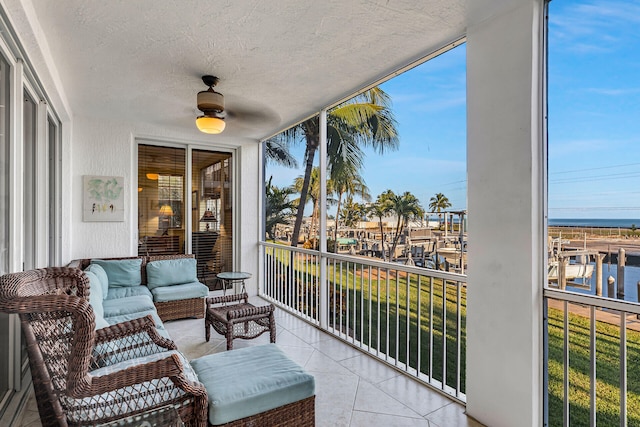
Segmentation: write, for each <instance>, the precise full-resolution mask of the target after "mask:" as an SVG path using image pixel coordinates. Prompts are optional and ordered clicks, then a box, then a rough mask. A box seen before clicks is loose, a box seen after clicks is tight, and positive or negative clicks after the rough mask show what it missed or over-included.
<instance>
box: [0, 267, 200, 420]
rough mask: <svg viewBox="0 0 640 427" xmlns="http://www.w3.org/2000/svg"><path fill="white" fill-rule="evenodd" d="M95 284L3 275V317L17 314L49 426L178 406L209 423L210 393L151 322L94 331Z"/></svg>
mask: <svg viewBox="0 0 640 427" xmlns="http://www.w3.org/2000/svg"><path fill="white" fill-rule="evenodd" d="M88 298H89V279H88V278H87V277H86V276H85V275H84V274H83V273H82V272H81V271H80V270H79V269H76V268H68V267H53V268H45V269H39V270H31V271H26V272H22V273H14V274H7V275H5V276H2V277H0V311H4V312H7V313H18V314H19V315H20V320H21V324H22V330H23V332H24V335H25V338H26V342H27V351H28V354H29V363H30V366H31V375H32V378H33V385H34V390H35V394H36V401H37V404H38V411H39V413H40V419H41V421H42V425H43V426H76V425H94V424H98V423H106V422H109V421H112V420H116V419H121V418H123V417H126V416H129V415H133V414H138V413H143V412H146V411H149V410H152V409H154V408H161V407H166V406H173V407H175V408H176V409H177V411H178V413H179V414H180V417H181V419H182V421H183V422H184V423H185V425H187V426H206V425H207V392H206V390H205V388H204V386H203V385H202V384H201V383H200V382H199V381H198V380H197V377H196V376H195V374H194V373H193V370H192V369H191V366H190V365H189V363H188V362H186V361H185V360H184V359H183V358H182V356H181V355H180V354H179V353H178V352H177V351H175V350H176V346H175V344H174V343H173V342H172V341H170V340H167V339H164V338H162V337H161V336H160V335H158V333H157V332H156V329H155V325H154V322H153V320H152V319H151V317H150V316H149V317H146V318H141V319H136V320H133V321H129V322H123V323H119V324H117V325H113V326H109V327H107V328H103V329H99V330H98V331H96V330H95V317H94V314H93V309H92V308H91V306H90V305H89V303H88Z"/></svg>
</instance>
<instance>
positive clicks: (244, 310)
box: [204, 293, 276, 350]
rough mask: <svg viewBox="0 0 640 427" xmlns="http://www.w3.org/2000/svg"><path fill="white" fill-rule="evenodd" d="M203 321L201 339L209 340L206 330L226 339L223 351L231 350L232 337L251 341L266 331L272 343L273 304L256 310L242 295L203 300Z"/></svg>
mask: <svg viewBox="0 0 640 427" xmlns="http://www.w3.org/2000/svg"><path fill="white" fill-rule="evenodd" d="M206 301H207V309H206V313H205V318H204V335H205V340H206V341H209V338H210V332H211V330H210V328H213V329H215V330H216V332H218V333H219V334H220V335H224V336H225V337H226V338H227V350H231V349H233V340H234V339H235V338H243V339H246V340H248V339H252V338H256V337H258V336H260V335H262V334H263V333H265V332H267V331H269V335H270V341H271V342H272V343H275V342H276V322H275V319H274V317H273V310H274V306H273V304H269V305H265V306H260V307H256V306H254V305H253V304H249V296H248V295H247V294H246V293H245V294H238V295H226V296H223V297H213V298H207V299H206Z"/></svg>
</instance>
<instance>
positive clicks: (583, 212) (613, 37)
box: [549, 0, 640, 218]
mask: <svg viewBox="0 0 640 427" xmlns="http://www.w3.org/2000/svg"><path fill="white" fill-rule="evenodd" d="M549 15H550V17H549V34H550V36H549V38H550V39H549V217H551V218H640V156H639V155H638V153H639V151H640V102H639V101H640V55H639V53H640V38H639V37H638V34H637V32H638V25H639V24H640V2H638V1H629V0H626V1H570V0H554V1H552V2H551V3H550V13H549Z"/></svg>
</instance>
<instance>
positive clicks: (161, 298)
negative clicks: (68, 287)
mask: <svg viewBox="0 0 640 427" xmlns="http://www.w3.org/2000/svg"><path fill="white" fill-rule="evenodd" d="M193 258H194V256H193V255H191V254H179V255H156V256H141V257H121V258H99V259H96V258H94V259H91V258H84V259H78V260H74V261H72V262H71V263H69V265H68V266H69V267H75V268H79V269H81V270H86V269H87V268H90V266H91V264H92V263H94V262H100V261H106V262H111V261H125V262H126V261H128V260H129V261H139V263H140V265H139V267H138V268H139V275H140V283H139V285H141V286H144V287H146V288H152V287H153V286H150V283H149V281H148V278H147V265H149V264H152V263H157V262H158V261H172V260H176V261H180V260H184V259H193ZM194 286H196V287H197V286H198V285H197V284H195V283H194V284H193V285H192V288H191V289H193V287H194ZM110 287H111V285H110ZM119 287H126V286H121V285H120V286H119ZM165 289H171V290H173V292H172V296H169V297H166V295H163V294H162V293H161V292H160V291H162V290H165ZM208 291H209V289H208V288H207V287H206V286H204V285H202V286H201V287H199V288H198V290H196V291H195V294H197V295H198V296H189V295H195V294H194V292H193V290H191V291H190V292H184V291H181V290H180V289H179V288H178V287H176V286H172V287H171V288H163V289H160V288H156V289H155V290H154V291H153V292H151V291H150V292H146V291H145V290H144V289H140V290H139V291H136V292H137V293H136V292H133V293H134V294H135V295H140V294H144V295H148V296H150V297H152V299H153V303H154V305H155V308H156V311H157V315H158V316H159V317H160V319H161V320H162V321H163V322H166V321H167V320H174V319H184V318H187V317H195V318H197V319H201V318H203V317H204V298H205V297H206V296H207V294H208ZM109 292H110V294H113V295H114V296H115V297H120V296H121V295H126V296H132V295H131V294H132V291H131V290H129V292H113V291H112V290H110V291H109ZM185 295H186V296H185ZM105 297H107V296H106V294H105ZM109 299H111V296H109ZM138 317H139V316H138ZM124 320H126V319H124Z"/></svg>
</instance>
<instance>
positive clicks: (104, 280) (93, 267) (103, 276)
mask: <svg viewBox="0 0 640 427" xmlns="http://www.w3.org/2000/svg"><path fill="white" fill-rule="evenodd" d="M89 271H90V272H92V273H93V274H95V275H96V276H97V277H98V280H100V284H101V285H102V299H107V292H109V278H108V277H107V272H106V271H104V268H102V267H100V266H99V265H98V264H90V265H89V266H88V267H87V268H85V269H84V272H85V273H87V272H89Z"/></svg>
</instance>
